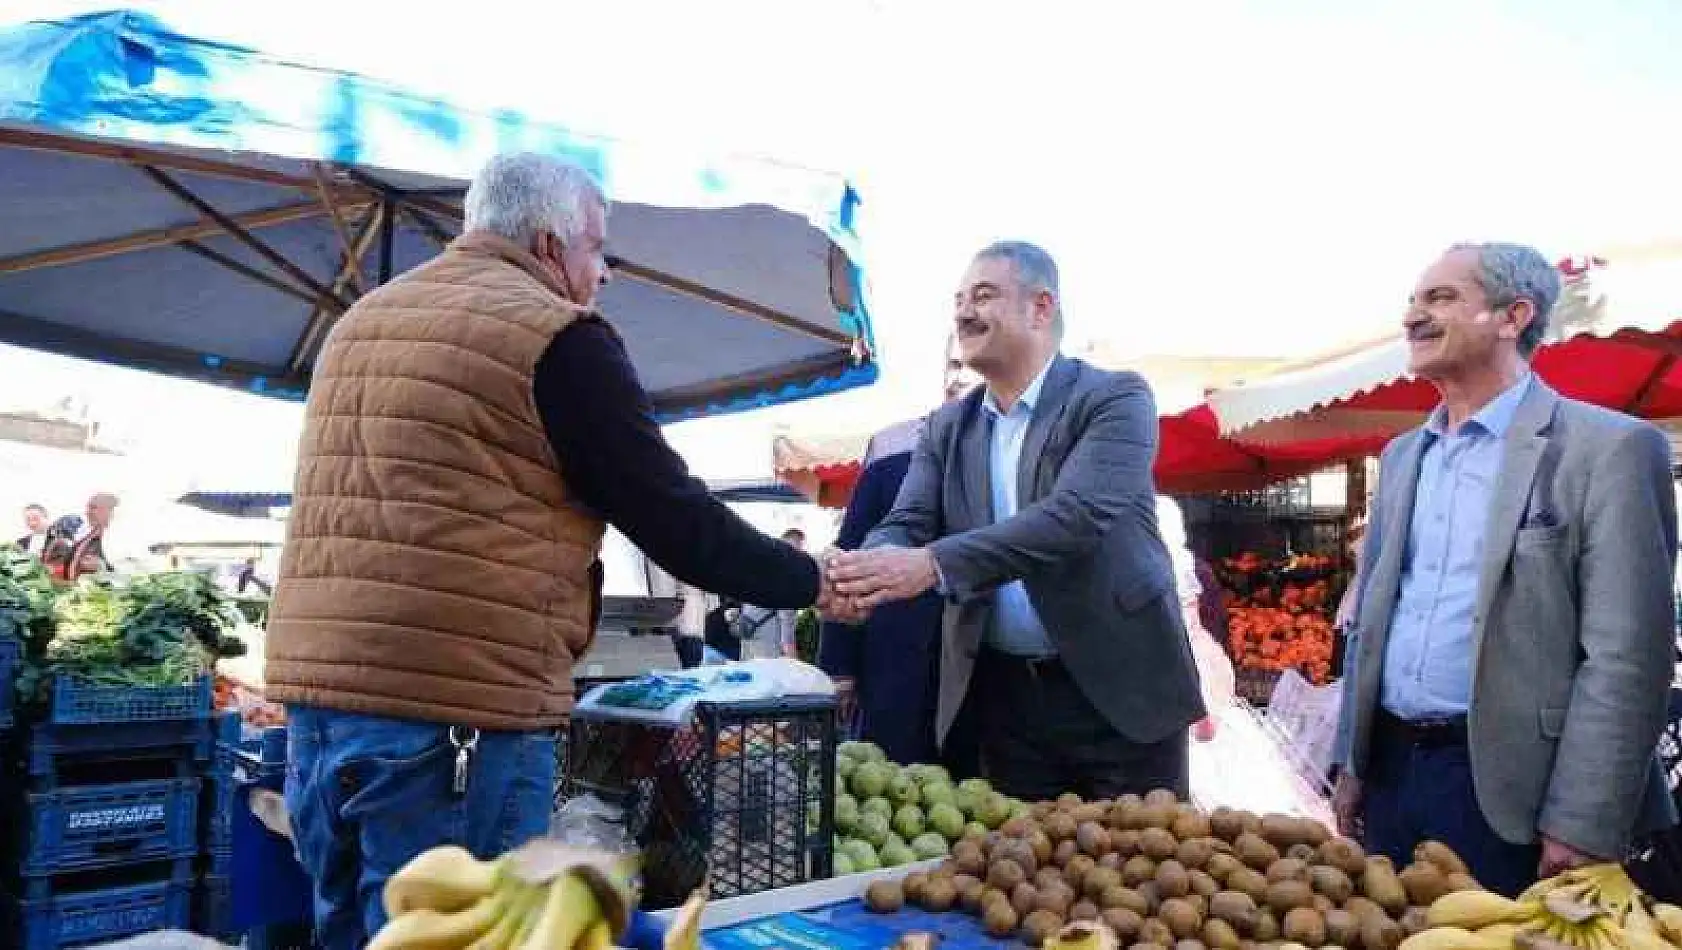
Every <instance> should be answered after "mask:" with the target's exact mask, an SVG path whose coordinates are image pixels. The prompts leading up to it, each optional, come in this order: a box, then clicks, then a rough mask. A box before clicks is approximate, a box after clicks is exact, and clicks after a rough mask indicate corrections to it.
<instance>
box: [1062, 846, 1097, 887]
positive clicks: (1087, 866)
mask: <svg viewBox="0 0 1682 950" xmlns="http://www.w3.org/2000/svg"><path fill="white" fill-rule="evenodd" d="M1097 868H1098V862H1097V861H1094V860H1092V859H1091V858H1090V857H1087V856H1086V855H1084V854H1077V855H1075V856H1074V857H1072V858H1070V859H1069V866H1068V867H1066V868H1064V869H1063V880H1064V881H1066V882H1068V885H1069V886H1070V887H1072V888H1074V890H1075V893H1077V894H1079V893H1080V892H1081V891H1082V890H1083V889H1084V888H1085V885H1086V876H1087V875H1088V874H1091V873H1092V872H1093V871H1095V870H1097Z"/></svg>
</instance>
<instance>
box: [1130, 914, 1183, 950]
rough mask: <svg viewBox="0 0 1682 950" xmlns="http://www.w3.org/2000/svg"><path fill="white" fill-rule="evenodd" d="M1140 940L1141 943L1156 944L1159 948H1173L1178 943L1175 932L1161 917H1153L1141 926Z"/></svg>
mask: <svg viewBox="0 0 1682 950" xmlns="http://www.w3.org/2000/svg"><path fill="white" fill-rule="evenodd" d="M1138 939H1139V942H1140V943H1154V944H1156V945H1157V946H1159V947H1172V946H1173V945H1174V944H1175V943H1177V942H1178V939H1177V938H1176V937H1175V936H1174V931H1172V930H1170V929H1169V928H1168V924H1167V923H1165V922H1164V921H1163V920H1162V919H1161V918H1159V917H1152V918H1150V919H1148V920H1146V921H1145V922H1144V923H1143V924H1140V925H1139V938H1138Z"/></svg>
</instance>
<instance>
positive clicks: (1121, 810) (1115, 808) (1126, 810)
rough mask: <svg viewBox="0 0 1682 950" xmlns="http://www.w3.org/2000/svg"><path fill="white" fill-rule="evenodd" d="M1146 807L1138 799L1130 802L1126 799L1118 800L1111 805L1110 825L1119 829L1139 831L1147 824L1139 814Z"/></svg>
mask: <svg viewBox="0 0 1682 950" xmlns="http://www.w3.org/2000/svg"><path fill="white" fill-rule="evenodd" d="M1144 807H1145V806H1144V805H1142V804H1140V803H1139V802H1137V801H1132V802H1129V801H1127V800H1125V799H1123V800H1121V801H1117V802H1116V803H1115V804H1114V805H1112V806H1111V807H1110V814H1109V825H1110V827H1111V828H1114V829H1116V830H1117V831H1138V830H1139V829H1140V828H1143V827H1144V826H1145V823H1144V821H1143V819H1142V817H1141V816H1140V814H1139V813H1140V812H1141V811H1142V810H1143V809H1144Z"/></svg>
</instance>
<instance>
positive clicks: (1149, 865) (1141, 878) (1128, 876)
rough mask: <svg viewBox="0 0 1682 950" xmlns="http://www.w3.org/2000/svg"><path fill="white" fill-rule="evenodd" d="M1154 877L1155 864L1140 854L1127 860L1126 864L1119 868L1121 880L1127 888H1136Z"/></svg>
mask: <svg viewBox="0 0 1682 950" xmlns="http://www.w3.org/2000/svg"><path fill="white" fill-rule="evenodd" d="M1155 877H1156V862H1155V861H1152V860H1151V859H1150V858H1147V857H1145V856H1144V855H1142V854H1141V855H1136V856H1134V857H1131V858H1128V859H1127V863H1126V864H1124V865H1122V866H1121V880H1122V883H1124V884H1126V885H1127V886H1128V887H1138V886H1139V885H1140V884H1143V883H1144V882H1146V881H1149V880H1153V879H1154V878H1155Z"/></svg>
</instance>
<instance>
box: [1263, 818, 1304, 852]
mask: <svg viewBox="0 0 1682 950" xmlns="http://www.w3.org/2000/svg"><path fill="white" fill-rule="evenodd" d="M1261 836H1262V838H1263V839H1264V840H1266V841H1267V843H1268V844H1271V845H1273V846H1274V847H1275V848H1281V849H1283V848H1289V847H1290V846H1291V845H1293V844H1296V843H1297V823H1296V822H1295V821H1294V820H1292V819H1291V818H1288V817H1286V816H1285V815H1263V816H1262V820H1261Z"/></svg>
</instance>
